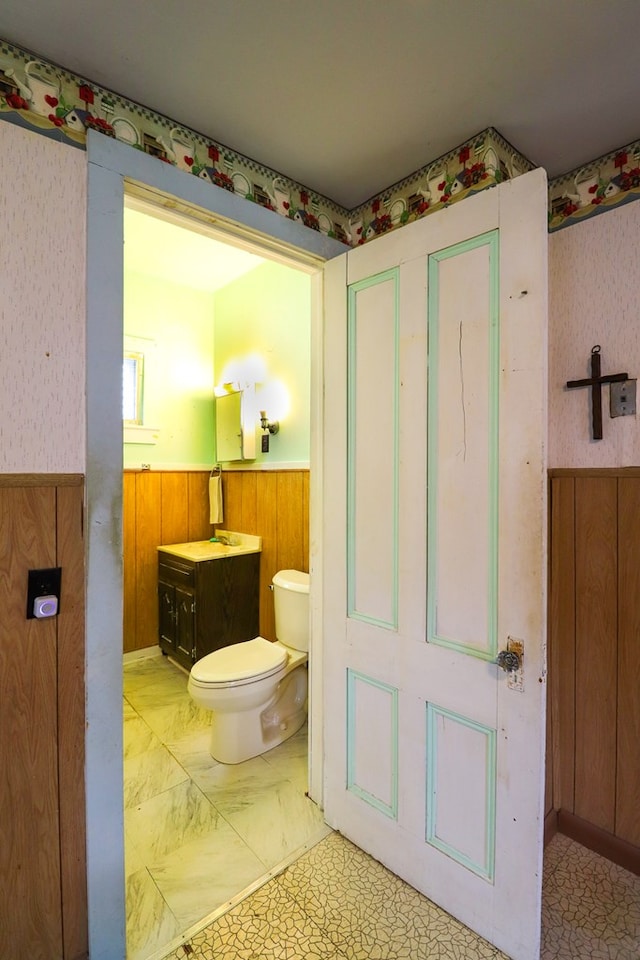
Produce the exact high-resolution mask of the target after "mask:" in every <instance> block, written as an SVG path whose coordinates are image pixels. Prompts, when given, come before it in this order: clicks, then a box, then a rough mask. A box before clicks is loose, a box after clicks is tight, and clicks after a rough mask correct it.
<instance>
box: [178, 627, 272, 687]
mask: <svg viewBox="0 0 640 960" xmlns="http://www.w3.org/2000/svg"><path fill="white" fill-rule="evenodd" d="M286 659H287V651H286V650H284V649H283V648H282V647H281V646H280V644H277V643H271V642H270V641H269V640H265V639H264V637H254V639H253V640H245V641H243V642H242V643H232V644H231V645H230V646H228V647H221V648H220V650H214V652H213V653H209V654H207V656H206V657H203V658H202V660H196V662H195V663H194V665H193V666H192V668H191V676H192V677H193V679H194V680H196V681H199V682H200V683H219V684H222V683H230V682H231V681H233V680H245V679H246V678H247V677H256V678H258V677H260V676H263V675H267V674H271V673H274V672H275V671H277V670H278V669H279V668H280V667H281V666H282V665H283V664H284V663H285V662H286Z"/></svg>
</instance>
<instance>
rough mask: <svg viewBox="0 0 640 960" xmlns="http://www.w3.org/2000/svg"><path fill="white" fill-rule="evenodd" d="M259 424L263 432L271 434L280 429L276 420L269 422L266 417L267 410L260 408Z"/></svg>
mask: <svg viewBox="0 0 640 960" xmlns="http://www.w3.org/2000/svg"><path fill="white" fill-rule="evenodd" d="M260 426H261V427H262V429H263V431H264V432H265V433H270V434H272V435H273V434H274V433H277V432H278V430H279V429H280V424H279V423H278V421H277V420H274V421H273V422H271V423H270V422H269V420H268V418H267V411H266V410H261V411H260Z"/></svg>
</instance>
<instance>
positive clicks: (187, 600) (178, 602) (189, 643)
mask: <svg viewBox="0 0 640 960" xmlns="http://www.w3.org/2000/svg"><path fill="white" fill-rule="evenodd" d="M175 608H176V621H175V623H176V632H175V648H176V658H177V659H178V660H179V661H180V662H181V663H182V664H183V666H188V667H189V668H191V664H192V663H193V661H194V660H195V658H196V644H195V635H196V634H195V612H196V604H195V596H194V594H193V592H192V591H191V590H183V589H182V588H181V587H176V588H175Z"/></svg>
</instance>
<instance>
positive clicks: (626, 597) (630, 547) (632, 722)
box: [615, 477, 640, 847]
mask: <svg viewBox="0 0 640 960" xmlns="http://www.w3.org/2000/svg"><path fill="white" fill-rule="evenodd" d="M618 564H619V569H618V717H617V732H618V768H617V789H616V827H615V834H616V836H617V837H620V838H621V839H622V840H626V841H627V842H629V843H632V844H635V845H636V846H638V847H640V747H639V744H640V478H637V477H635V478H626V477H625V478H620V479H619V480H618Z"/></svg>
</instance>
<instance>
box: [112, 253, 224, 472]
mask: <svg viewBox="0 0 640 960" xmlns="http://www.w3.org/2000/svg"><path fill="white" fill-rule="evenodd" d="M213 310H214V303H213V294H211V293H206V292H202V291H199V290H194V289H192V288H190V287H184V286H181V285H179V284H175V283H170V282H168V281H166V280H162V279H158V278H151V277H147V276H142V275H141V274H136V273H132V272H130V271H126V270H125V283H124V332H125V338H126V337H127V336H130V337H139V338H143V339H144V340H146V341H147V345H146V346H147V349H144V354H145V370H144V380H145V382H144V422H145V425H146V426H149V427H154V428H158V438H157V442H156V443H155V444H141V443H125V445H124V466H125V468H126V467H130V468H138V469H139V468H140V465H141V464H142V463H148V464H150V465H151V466H152V467H156V468H161V467H163V466H168V467H171V466H173V465H175V466H176V468H177V467H188V466H192V467H197V466H203V465H208V464H212V463H213V461H214V457H215V452H214V447H215V440H214V402H213Z"/></svg>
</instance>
